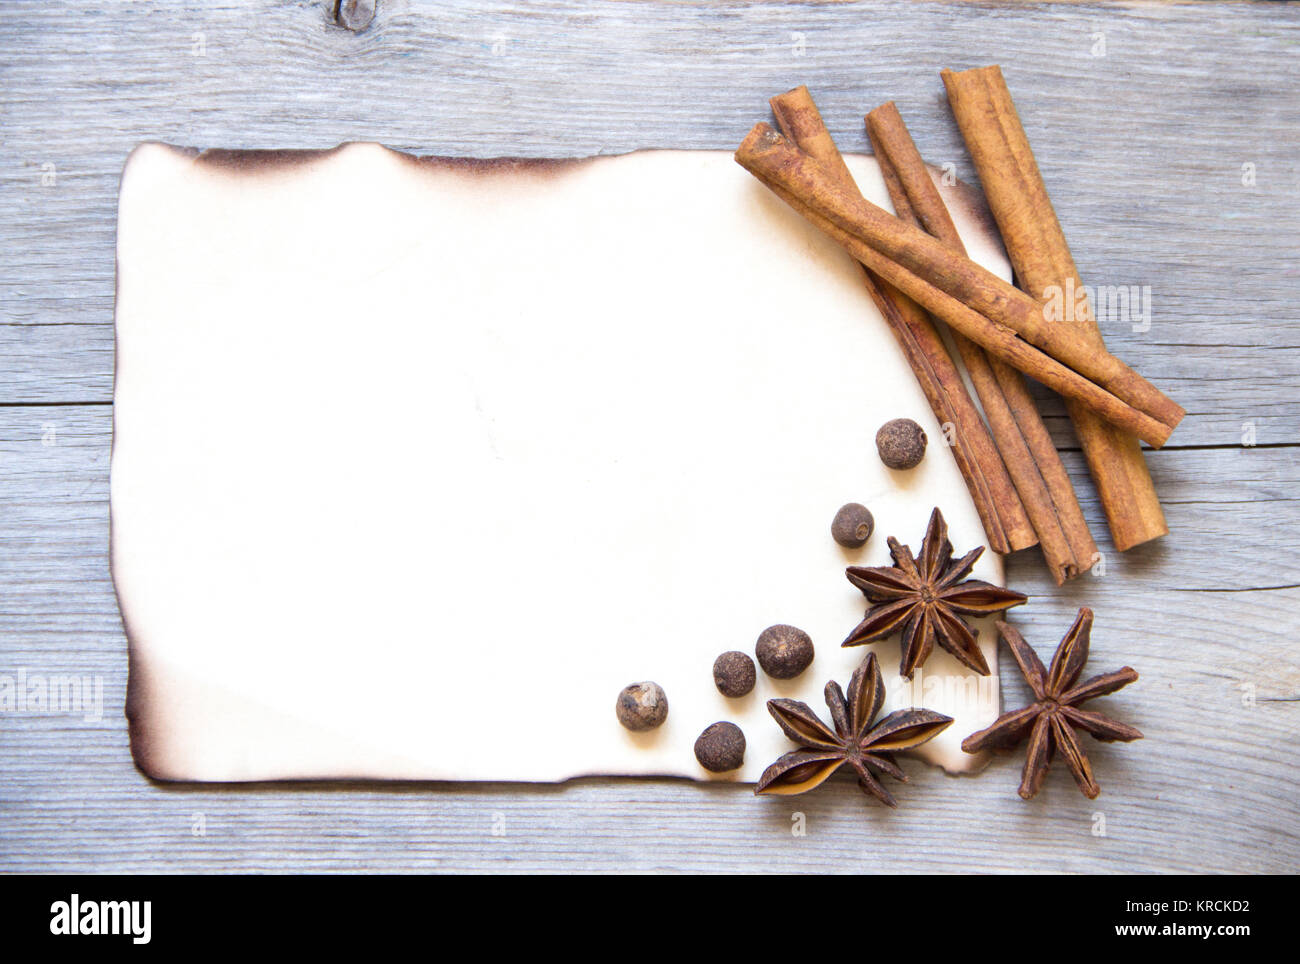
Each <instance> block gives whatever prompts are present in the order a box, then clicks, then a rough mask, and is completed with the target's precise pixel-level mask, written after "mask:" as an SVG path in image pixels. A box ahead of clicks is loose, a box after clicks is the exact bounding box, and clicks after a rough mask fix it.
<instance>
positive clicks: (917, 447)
mask: <svg viewBox="0 0 1300 964" xmlns="http://www.w3.org/2000/svg"><path fill="white" fill-rule="evenodd" d="M925 441H926V439H925V432H924V431H923V430H922V428H921V426H919V425H917V424H916V423H915V422H913V421H912V420H911V419H910V418H895V419H890V420H889V421H888V422H886V423H885V424H884V425H882V426H880V431H879V432H877V433H876V451H878V452H879V453H880V461H882V462H884V463H885V464H886V465H888V466H889V467H890V468H891V469H914V468H916V467H917V466H918V465H920V464H921V459H923V458H925Z"/></svg>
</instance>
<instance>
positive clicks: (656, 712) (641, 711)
mask: <svg viewBox="0 0 1300 964" xmlns="http://www.w3.org/2000/svg"><path fill="white" fill-rule="evenodd" d="M614 712H615V713H616V714H618V721H619V722H620V723H622V724H623V725H624V726H625V727H627V728H628V729H629V730H632V731H633V732H636V733H640V732H641V731H643V730H653V729H654V728H655V727H656V726H659V725H660V724H662V723H663V721H664V720H666V719H668V696H667V695H666V694H665V693H664V689H663V687H662V686H660V685H659V684H658V683H650V682H645V683H633V684H632V685H630V686H624V687H623V689H622V690H621V691H620V692H619V694H618V703H617V704H615V707H614Z"/></svg>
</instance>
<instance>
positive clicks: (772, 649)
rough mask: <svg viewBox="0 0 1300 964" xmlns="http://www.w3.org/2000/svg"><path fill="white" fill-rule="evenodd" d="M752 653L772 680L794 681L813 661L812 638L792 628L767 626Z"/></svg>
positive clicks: (800, 630)
mask: <svg viewBox="0 0 1300 964" xmlns="http://www.w3.org/2000/svg"><path fill="white" fill-rule="evenodd" d="M754 651H755V652H756V653H757V654H758V665H759V666H761V667H763V672H764V673H766V674H767V675H768V676H771V677H772V678H773V679H794V678H795V677H796V676H798V675H799V674H800V673H802V672H803V671H804V670H806V669H807V668H808V666H809V664H810V663H812V661H813V642H812V638H811V637H810V636H809V635H808V634H807V633H805V632H804V631H803V630H802V629H795V628H794V627H793V626H780V625H778V626H768V627H767V629H765V630H763V632H762V634H761V635H760V636H759V637H758V645H757V646H756V647H755V649H754Z"/></svg>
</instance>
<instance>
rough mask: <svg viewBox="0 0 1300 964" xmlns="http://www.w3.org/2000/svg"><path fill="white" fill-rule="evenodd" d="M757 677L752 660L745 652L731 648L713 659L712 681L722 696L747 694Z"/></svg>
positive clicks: (733, 696)
mask: <svg viewBox="0 0 1300 964" xmlns="http://www.w3.org/2000/svg"><path fill="white" fill-rule="evenodd" d="M757 678H758V673H757V672H756V671H755V669H754V661H753V660H752V659H750V658H749V656H748V655H747V654H745V653H741V652H738V651H736V650H732V651H731V652H729V653H723V654H722V655H721V656H719V657H718V658H717V659H715V660H714V661H713V682H714V685H716V686H717V687H718V692H719V693H721V694H722V695H723V696H730V697H732V698H735V697H738V696H746V695H748V694H749V692H750V691H751V690H753V688H754V683H755V681H756V680H757Z"/></svg>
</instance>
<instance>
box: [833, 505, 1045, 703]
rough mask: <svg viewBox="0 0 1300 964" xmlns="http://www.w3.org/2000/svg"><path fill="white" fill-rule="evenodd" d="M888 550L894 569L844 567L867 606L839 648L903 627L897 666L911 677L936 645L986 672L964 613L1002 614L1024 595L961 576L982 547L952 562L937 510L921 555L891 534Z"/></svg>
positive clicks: (1024, 598) (1024, 597)
mask: <svg viewBox="0 0 1300 964" xmlns="http://www.w3.org/2000/svg"><path fill="white" fill-rule="evenodd" d="M889 551H890V554H891V555H893V557H894V564H893V565H892V566H850V567H849V568H848V569H847V570H845V574H846V575H847V576H848V577H849V582H851V583H853V585H855V586H857V587H858V588H859V589H861V590H862V592H863V594H864V595H865V596H866V597H867V599H869V600H870V601H871V603H872V605H871V606H869V607H868V608H867V613H866V615H865V616H864V617H863V619H862V622H860V623H858V626H857V628H856V629H854V630H853V632H851V633H850V634H849V638H848V639H846V640H844V643H843V645H845V646H859V645H861V644H863V643H870V642H872V641H874V640H877V639H880V638H881V637H884V636H888V635H890V634H892V633H895V632H897V631H898V630H899V629H900V628H901V629H902V631H903V645H902V660H901V664H900V666H899V670H898V671H899V673H900V674H902V675H903V676H905V677H907V678H908V679H911V678H912V674H913V673H915V672H916V668H917V667H918V666H920V665H921V664H922V663H924V662H925V661H926V659H927V658H928V657H929V655H930V652H931V651H932V650H933V649H934V644H935V643H936V642H937V643H938V644H939V645H940V646H942V647H943V648H944V649H946V650H947V651H948V652H950V653H952V655H953V656H955V657H957V659H959V660H961V661H962V662H963V663H965V664H966V665H967V666H969V667H970V668H971V669H973V670H975V672H977V673H979V674H981V675H983V676H987V675H988V674H989V667H988V663H986V662H985V661H984V654H983V653H981V652H980V648H979V641H978V640H979V637H978V634H977V633H976V632H975V631H974V630H972V629H971V628H970V626H969V625H967V623H966V620H964V619H962V616H984V615H988V614H989V613H998V612H1002V611H1003V610H1006V609H1010V608H1011V607H1012V606H1019V605H1022V604H1023V603H1025V602H1026V601H1027V600H1028V597H1027V596H1024V595H1022V594H1021V593H1018V592H1012V591H1011V590H1010V589H1003V588H1002V587H1000V586H995V585H993V584H992V583H987V582H984V581H983V580H980V579H966V577H967V576H968V575H970V571H971V569H972V567H974V565H975V561H976V560H977V559H979V557H980V556H981V555H982V554H983V552H984V547H983V546H980V547H979V548H977V549H972V550H971V551H970V552H968V553H966V555H964V556H962V557H961V558H960V559H958V560H957V561H956V562H953V561H952V543H951V542H949V541H948V525H947V523H945V522H944V521H943V513H941V512H940V511H939V510H938V509H935V510H934V512H933V513H932V514H931V515H930V525H929V526H928V527H927V528H926V530H925V541H924V542H922V543H921V557H920V559H914V558H913V557H912V550H911V549H910V548H908V547H907V546H905V545H902V544H901V543H899V541H898V540H897V539H895V538H894V537H893V536H890V537H889ZM963 579H964V580H965V582H963V581H962V580H963Z"/></svg>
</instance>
